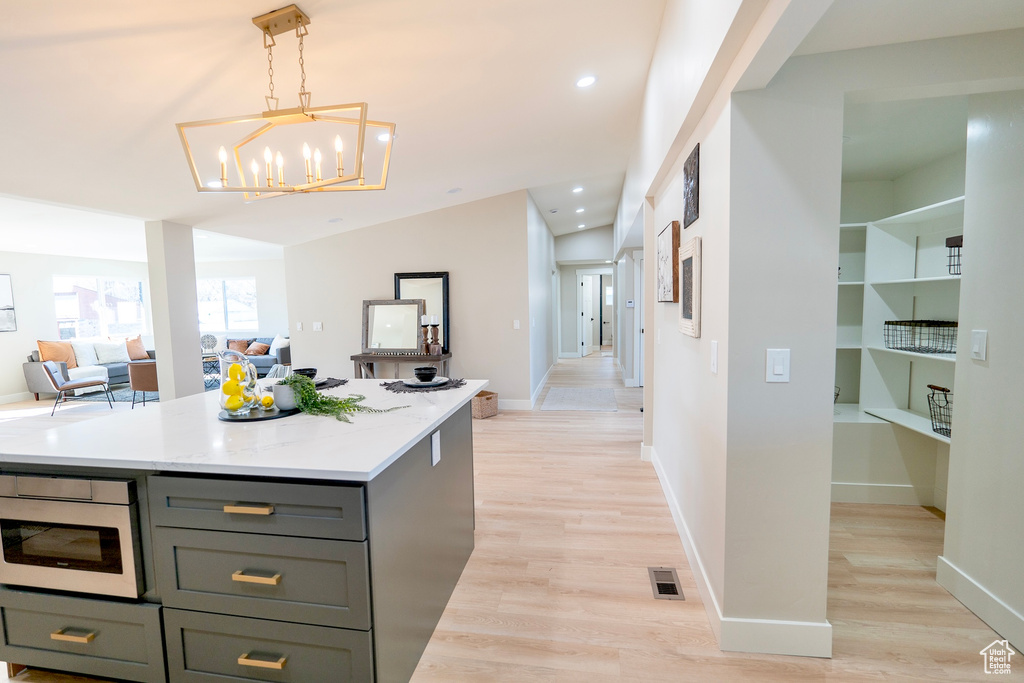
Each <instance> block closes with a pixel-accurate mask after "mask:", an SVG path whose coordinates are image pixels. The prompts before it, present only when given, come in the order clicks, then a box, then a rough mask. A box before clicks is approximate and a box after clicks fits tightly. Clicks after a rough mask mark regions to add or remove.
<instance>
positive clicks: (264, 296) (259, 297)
mask: <svg viewBox="0 0 1024 683" xmlns="http://www.w3.org/2000/svg"><path fill="white" fill-rule="evenodd" d="M196 277H197V278H198V279H200V280H205V279H219V278H242V277H245V278H248V277H251V278H255V279H256V315H257V317H258V319H259V325H260V327H259V331H258V333H256V334H254V335H253V336H255V337H273V336H274V335H276V334H283V335H285V336H288V297H287V288H286V287H285V277H284V259H271V260H266V259H264V260H258V261H197V262H196Z"/></svg>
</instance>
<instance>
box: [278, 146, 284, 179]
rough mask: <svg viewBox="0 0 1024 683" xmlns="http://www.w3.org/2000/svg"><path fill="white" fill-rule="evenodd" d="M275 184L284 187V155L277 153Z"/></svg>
mask: <svg viewBox="0 0 1024 683" xmlns="http://www.w3.org/2000/svg"><path fill="white" fill-rule="evenodd" d="M277 184H278V185H280V186H281V187H284V155H282V154H281V153H280V152H278V153H277Z"/></svg>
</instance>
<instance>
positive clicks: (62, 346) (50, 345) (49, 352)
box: [36, 340, 78, 370]
mask: <svg viewBox="0 0 1024 683" xmlns="http://www.w3.org/2000/svg"><path fill="white" fill-rule="evenodd" d="M36 346H38V347H39V360H40V361H44V360H54V361H57V362H58V363H61V362H63V363H67V364H68V369H69V370H70V369H71V368H77V367H78V363H77V362H76V361H75V350H74V349H73V348H71V342H61V341H42V340H36Z"/></svg>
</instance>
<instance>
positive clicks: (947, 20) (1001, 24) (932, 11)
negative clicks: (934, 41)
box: [793, 0, 1024, 55]
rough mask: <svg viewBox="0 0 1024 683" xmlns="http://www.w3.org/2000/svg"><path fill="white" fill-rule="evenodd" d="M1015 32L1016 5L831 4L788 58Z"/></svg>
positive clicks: (905, 0)
mask: <svg viewBox="0 0 1024 683" xmlns="http://www.w3.org/2000/svg"><path fill="white" fill-rule="evenodd" d="M1021 27H1024V1H1022V0H835V1H834V2H833V3H832V5H831V6H830V7H829V8H828V10H827V11H826V12H825V15H824V16H823V17H822V18H821V21H819V22H818V23H817V25H816V26H815V27H814V28H813V29H811V32H810V33H809V34H808V35H807V37H806V38H805V39H804V41H803V42H802V43H801V44H800V46H799V47H798V48H797V49H796V51H795V52H794V53H793V54H794V55H808V54H815V53H818V52H836V51H838V50H851V49H855V48H860V47H871V46H875V45H890V44H893V43H909V42H912V41H915V40H928V39H930V38H946V37H949V36H959V35H968V34H971V33H987V32H989V31H1001V30H1005V29H1010V28H1021Z"/></svg>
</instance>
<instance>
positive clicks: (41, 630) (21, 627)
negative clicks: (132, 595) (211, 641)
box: [0, 589, 166, 683]
mask: <svg viewBox="0 0 1024 683" xmlns="http://www.w3.org/2000/svg"><path fill="white" fill-rule="evenodd" d="M0 613H2V617H3V618H2V620H0V621H2V624H3V642H2V643H0V659H2V660H3V661H5V662H17V663H18V664H27V665H29V666H35V667H41V668H49V669H60V670H66V671H74V672H76V673H81V674H89V675H94V676H103V677H104V678H106V677H112V678H119V679H124V680H129V681H146V682H150V681H151V682H153V683H156V682H157V681H161V682H162V681H165V680H166V679H165V677H164V648H163V633H162V631H161V628H160V605H153V604H149V603H124V602H107V601H104V600H92V599H88V598H75V597H69V596H64V595H51V594H47V593H34V592H31V591H19V590H11V589H0Z"/></svg>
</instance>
